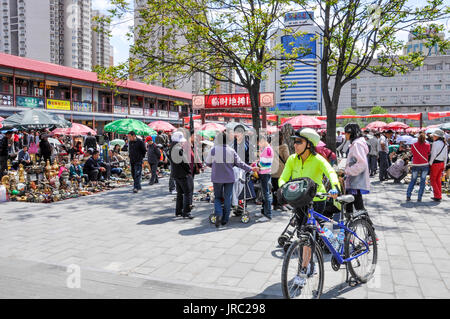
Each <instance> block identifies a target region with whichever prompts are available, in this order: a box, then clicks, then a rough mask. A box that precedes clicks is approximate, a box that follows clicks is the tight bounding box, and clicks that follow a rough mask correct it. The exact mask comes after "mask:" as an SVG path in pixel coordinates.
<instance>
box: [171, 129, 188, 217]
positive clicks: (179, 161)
mask: <svg viewBox="0 0 450 319" xmlns="http://www.w3.org/2000/svg"><path fill="white" fill-rule="evenodd" d="M172 142H173V144H172V147H171V149H170V151H169V153H170V159H171V163H172V170H173V171H172V174H173V178H174V179H175V185H176V188H177V204H176V209H175V216H183V218H190V219H192V218H194V217H193V216H192V215H191V203H192V199H191V198H192V194H193V191H194V180H193V178H192V169H191V166H190V164H189V157H190V147H189V145H188V148H187V149H186V148H183V146H184V145H185V142H186V139H185V138H184V136H183V133H182V132H175V133H173V135H172Z"/></svg>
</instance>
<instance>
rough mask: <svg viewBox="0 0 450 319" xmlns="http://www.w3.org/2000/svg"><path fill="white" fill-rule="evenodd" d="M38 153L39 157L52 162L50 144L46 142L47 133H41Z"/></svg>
mask: <svg viewBox="0 0 450 319" xmlns="http://www.w3.org/2000/svg"><path fill="white" fill-rule="evenodd" d="M39 153H40V154H41V158H42V159H43V160H44V162H47V160H48V161H49V162H50V164H51V163H52V159H51V156H52V146H51V145H50V143H49V142H48V135H43V136H42V139H41V141H40V142H39Z"/></svg>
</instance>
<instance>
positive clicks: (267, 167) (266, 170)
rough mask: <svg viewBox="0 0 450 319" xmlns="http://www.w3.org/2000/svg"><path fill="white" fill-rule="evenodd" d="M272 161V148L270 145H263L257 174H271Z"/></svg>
mask: <svg viewBox="0 0 450 319" xmlns="http://www.w3.org/2000/svg"><path fill="white" fill-rule="evenodd" d="M272 162H273V149H272V147H271V146H270V145H268V146H267V147H265V148H264V149H263V150H262V152H261V155H260V156H259V163H258V166H259V167H260V170H259V174H271V173H272Z"/></svg>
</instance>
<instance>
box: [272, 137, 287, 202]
mask: <svg viewBox="0 0 450 319" xmlns="http://www.w3.org/2000/svg"><path fill="white" fill-rule="evenodd" d="M272 148H273V151H274V155H273V162H272V199H273V203H272V204H273V210H279V209H282V206H281V205H279V204H278V196H277V195H276V194H277V191H278V179H279V178H280V176H281V174H282V173H283V169H284V166H285V165H286V161H287V160H288V158H289V155H290V154H289V147H288V146H287V144H286V143H284V140H283V134H280V133H278V146H272Z"/></svg>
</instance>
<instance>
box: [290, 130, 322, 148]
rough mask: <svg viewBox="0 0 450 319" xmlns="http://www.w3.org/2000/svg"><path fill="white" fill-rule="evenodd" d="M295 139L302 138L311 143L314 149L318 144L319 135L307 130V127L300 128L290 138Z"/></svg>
mask: <svg viewBox="0 0 450 319" xmlns="http://www.w3.org/2000/svg"><path fill="white" fill-rule="evenodd" d="M297 137H301V138H304V139H305V140H307V141H308V142H309V143H311V144H312V145H313V146H314V147H316V146H317V144H319V142H320V136H319V134H318V133H317V132H316V131H315V130H313V129H312V128H309V127H305V128H301V129H299V130H297V131H296V132H295V135H294V136H291V138H297Z"/></svg>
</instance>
